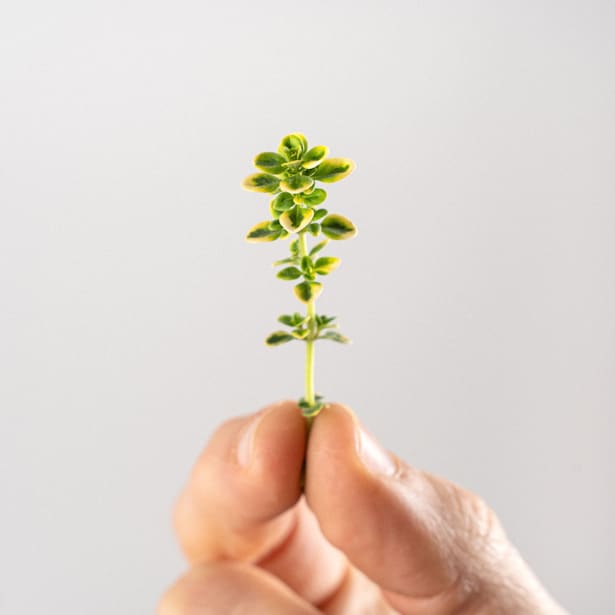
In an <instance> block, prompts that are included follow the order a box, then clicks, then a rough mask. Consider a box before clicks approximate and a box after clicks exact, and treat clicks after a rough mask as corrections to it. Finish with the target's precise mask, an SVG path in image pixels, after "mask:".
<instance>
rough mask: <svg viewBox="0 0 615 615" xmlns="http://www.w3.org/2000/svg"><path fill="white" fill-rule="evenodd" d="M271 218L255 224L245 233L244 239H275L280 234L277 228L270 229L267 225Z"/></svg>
mask: <svg viewBox="0 0 615 615" xmlns="http://www.w3.org/2000/svg"><path fill="white" fill-rule="evenodd" d="M270 224H271V220H265V221H264V222H259V223H258V224H255V225H254V226H253V227H252V228H251V229H250V230H249V231H248V234H247V235H246V241H249V242H250V243H261V242H263V241H275V240H276V239H277V238H278V237H279V236H280V231H279V230H272V229H271V228H270V227H269V225H270Z"/></svg>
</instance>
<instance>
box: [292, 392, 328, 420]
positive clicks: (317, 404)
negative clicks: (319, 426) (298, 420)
mask: <svg viewBox="0 0 615 615" xmlns="http://www.w3.org/2000/svg"><path fill="white" fill-rule="evenodd" d="M298 406H299V408H301V414H303V416H308V417H313V416H316V415H317V414H318V413H319V412H320V411H321V410H322V409H323V408H324V407H325V403H324V401H323V397H322V395H316V396H315V400H314V403H313V404H311V405H310V404H309V403H308V402H307V400H306V399H305V397H302V398H301V399H300V400H299V402H298Z"/></svg>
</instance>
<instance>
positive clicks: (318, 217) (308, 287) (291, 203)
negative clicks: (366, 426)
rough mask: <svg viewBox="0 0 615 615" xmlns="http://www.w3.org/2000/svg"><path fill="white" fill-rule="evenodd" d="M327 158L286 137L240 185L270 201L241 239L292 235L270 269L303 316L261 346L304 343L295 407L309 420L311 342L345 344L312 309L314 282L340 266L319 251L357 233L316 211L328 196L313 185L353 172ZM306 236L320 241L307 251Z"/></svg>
mask: <svg viewBox="0 0 615 615" xmlns="http://www.w3.org/2000/svg"><path fill="white" fill-rule="evenodd" d="M328 153H329V149H328V148H327V147H326V146H324V145H317V146H315V147H312V148H310V149H308V143H307V139H306V138H305V136H304V135H302V134H300V133H292V134H289V135H287V136H285V137H284V138H283V139H282V141H281V142H280V145H279V147H278V151H277V152H263V153H261V154H258V155H257V156H256V157H255V158H254V166H255V167H256V168H257V169H259V171H260V172H259V173H253V174H252V175H249V176H248V177H246V178H245V179H244V180H243V182H242V187H243V188H244V189H246V190H250V191H252V192H263V193H266V194H269V195H272V196H273V197H274V198H273V199H272V200H271V201H270V203H269V212H270V214H271V217H270V219H268V220H264V221H263V222H259V223H258V224H255V225H254V226H253V227H252V228H251V229H250V230H249V231H248V233H247V235H246V240H247V241H250V242H254V243H260V242H267V241H276V240H277V239H286V238H289V237H291V236H292V239H291V241H290V244H289V250H290V255H289V256H288V257H286V258H283V259H281V260H278V261H276V262H275V263H274V266H276V267H282V268H281V269H280V270H279V271H278V272H277V277H278V278H280V279H281V280H291V281H296V282H297V283H296V284H295V286H294V293H295V296H296V297H297V299H299V301H301V302H302V303H303V304H305V305H306V313H305V314H301V313H299V312H294V313H292V314H282V315H281V316H279V317H278V322H280V323H281V324H283V325H286V326H287V327H288V328H289V330H279V331H274V332H273V333H271V334H270V335H269V336H268V337H267V339H266V340H265V341H266V343H267V345H269V346H279V345H280V344H285V343H287V342H291V341H294V340H299V341H302V342H305V344H306V360H305V395H304V397H302V398H301V399H300V400H299V406H300V408H301V409H302V412H303V414H304V415H305V416H306V417H309V418H313V417H314V416H316V414H318V412H320V410H321V409H322V408H323V406H324V399H323V397H322V396H321V395H317V394H316V392H315V389H314V343H315V342H316V341H317V340H331V341H334V342H339V343H343V344H345V343H348V342H349V341H350V340H349V339H348V338H347V337H346V336H344V335H342V334H341V333H340V332H339V330H338V325H337V324H336V323H334V321H335V320H336V317H335V316H325V315H324V314H317V313H316V306H315V303H316V299H317V298H318V297H319V296H320V294H321V293H322V291H323V284H322V282H320V281H319V278H321V277H322V276H326V275H329V274H330V273H331V272H332V271H334V270H335V269H337V268H338V267H339V265H340V263H341V260H340V259H339V258H337V257H336V256H324V255H322V251H323V250H324V249H325V248H326V247H327V245H328V243H329V241H330V240H334V241H338V240H342V239H350V238H351V237H354V236H355V235H356V234H357V229H356V227H355V226H354V224H353V223H352V222H351V221H350V220H349V219H348V218H345V217H344V216H341V215H339V214H331V213H329V211H328V210H327V209H325V208H324V207H321V205H322V203H324V201H325V200H326V198H327V192H326V191H325V190H324V189H322V188H318V187H317V184H316V182H322V183H325V184H329V183H333V182H337V181H340V180H342V179H344V178H345V177H347V176H348V175H350V173H352V171H353V170H354V168H355V164H354V162H353V161H352V160H350V159H348V158H327V156H328ZM308 236H311V237H316V238H317V237H321V240H320V241H319V242H318V243H316V244H315V245H314V246H313V247H311V248H310V247H309V245H308V241H307V238H308ZM323 237H324V239H323ZM299 280H301V281H299Z"/></svg>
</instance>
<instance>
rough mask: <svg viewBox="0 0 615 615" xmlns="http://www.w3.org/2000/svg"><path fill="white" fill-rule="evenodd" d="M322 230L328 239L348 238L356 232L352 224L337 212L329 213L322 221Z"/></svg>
mask: <svg viewBox="0 0 615 615" xmlns="http://www.w3.org/2000/svg"><path fill="white" fill-rule="evenodd" d="M321 226H322V232H323V233H324V234H325V235H326V236H327V237H328V238H329V239H350V238H351V237H354V236H355V235H356V234H357V229H356V228H355V226H354V224H353V223H352V222H351V221H350V220H349V219H348V218H344V216H340V215H339V214H329V215H328V216H327V217H326V218H325V219H324V220H323V221H322V222H321Z"/></svg>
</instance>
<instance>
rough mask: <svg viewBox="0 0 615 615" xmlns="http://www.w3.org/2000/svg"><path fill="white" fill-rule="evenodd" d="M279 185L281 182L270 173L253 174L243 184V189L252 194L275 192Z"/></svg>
mask: <svg viewBox="0 0 615 615" xmlns="http://www.w3.org/2000/svg"><path fill="white" fill-rule="evenodd" d="M279 185H280V180H279V179H278V178H277V177H275V175H269V174H268V173H253V174H252V175H248V177H246V178H245V179H244V180H243V182H241V186H242V188H244V190H250V191H251V192H275V191H276V190H277V189H278V186H279Z"/></svg>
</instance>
